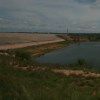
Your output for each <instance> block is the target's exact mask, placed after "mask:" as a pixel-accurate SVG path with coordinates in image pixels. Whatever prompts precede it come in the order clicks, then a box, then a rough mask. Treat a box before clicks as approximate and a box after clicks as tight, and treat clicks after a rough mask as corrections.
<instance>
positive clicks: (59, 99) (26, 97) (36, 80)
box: [0, 42, 100, 100]
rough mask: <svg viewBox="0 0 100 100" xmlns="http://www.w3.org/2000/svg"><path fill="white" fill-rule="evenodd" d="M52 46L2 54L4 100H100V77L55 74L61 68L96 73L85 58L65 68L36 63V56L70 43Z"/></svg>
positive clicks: (0, 93)
mask: <svg viewBox="0 0 100 100" xmlns="http://www.w3.org/2000/svg"><path fill="white" fill-rule="evenodd" d="M67 44H69V43H67ZM51 45H52V46H50V44H48V45H42V46H37V47H27V48H23V49H15V50H6V51H2V50H1V51H0V100H80V99H81V100H99V99H100V77H83V76H79V75H69V76H66V75H64V74H61V73H55V72H53V71H52V69H54V68H55V69H56V68H58V69H74V70H76V69H81V70H85V71H91V72H96V70H94V69H92V68H91V69H90V68H88V66H87V65H86V64H84V60H83V59H79V60H78V64H75V65H62V66H61V65H50V64H38V63H36V62H34V61H33V59H32V56H33V57H35V56H38V55H40V54H43V53H44V52H48V51H49V50H54V49H57V48H61V47H64V46H65V45H66V43H65V42H63V43H58V44H51ZM49 47H50V49H49ZM44 48H45V49H44ZM35 51H36V52H35ZM37 53H38V54H37ZM35 54H37V55H35ZM86 66H87V67H86ZM24 68H26V69H24ZM98 72H100V71H99V70H98Z"/></svg>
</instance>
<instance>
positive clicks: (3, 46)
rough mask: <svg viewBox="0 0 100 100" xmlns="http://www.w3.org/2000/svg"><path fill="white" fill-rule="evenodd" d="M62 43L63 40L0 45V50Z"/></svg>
mask: <svg viewBox="0 0 100 100" xmlns="http://www.w3.org/2000/svg"><path fill="white" fill-rule="evenodd" d="M62 41H64V40H63V39H58V40H52V41H44V42H30V43H20V44H19V43H18V44H7V45H0V50H6V49H15V48H22V47H27V46H36V45H42V44H48V43H56V42H62Z"/></svg>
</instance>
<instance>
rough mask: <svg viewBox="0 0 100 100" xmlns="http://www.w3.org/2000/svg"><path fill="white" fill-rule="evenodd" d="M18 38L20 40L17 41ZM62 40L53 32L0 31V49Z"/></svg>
mask: <svg viewBox="0 0 100 100" xmlns="http://www.w3.org/2000/svg"><path fill="white" fill-rule="evenodd" d="M19 40H20V41H19ZM61 41H64V40H63V39H61V38H59V37H57V36H56V35H55V34H36V33H35V34H27V33H0V50H6V49H15V48H22V47H27V46H36V45H42V44H48V43H56V42H61Z"/></svg>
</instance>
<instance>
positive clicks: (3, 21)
mask: <svg viewBox="0 0 100 100" xmlns="http://www.w3.org/2000/svg"><path fill="white" fill-rule="evenodd" d="M67 28H68V30H69V32H79V33H81V32H84V33H85V32H86V33H93V32H96V33H98V32H100V0H0V31H11V32H13V31H23V32H64V33H66V32H67Z"/></svg>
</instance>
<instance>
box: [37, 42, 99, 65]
mask: <svg viewBox="0 0 100 100" xmlns="http://www.w3.org/2000/svg"><path fill="white" fill-rule="evenodd" d="M78 59H84V60H85V61H86V62H87V63H88V64H91V65H95V66H100V42H82V43H77V44H72V45H70V46H68V47H65V48H62V49H59V50H56V51H53V52H50V53H47V54H45V55H43V56H41V57H39V58H37V59H36V61H37V62H40V63H54V64H72V63H76V62H77V61H78Z"/></svg>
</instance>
